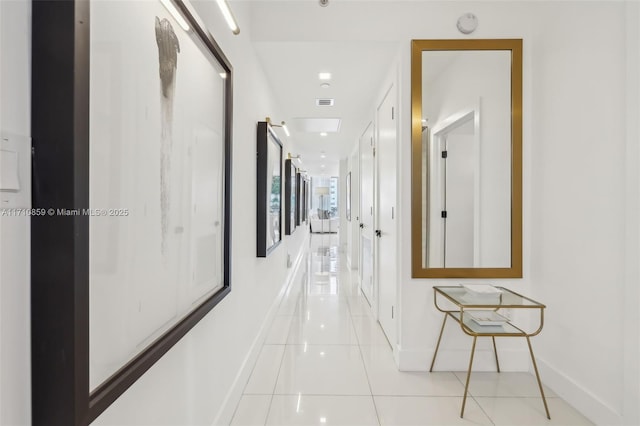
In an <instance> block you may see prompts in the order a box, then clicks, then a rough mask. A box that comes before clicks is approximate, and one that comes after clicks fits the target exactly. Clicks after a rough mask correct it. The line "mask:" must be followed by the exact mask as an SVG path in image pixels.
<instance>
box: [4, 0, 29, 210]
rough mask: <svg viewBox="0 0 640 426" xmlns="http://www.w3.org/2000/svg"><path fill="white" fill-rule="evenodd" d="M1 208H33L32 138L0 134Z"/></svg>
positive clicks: (5, 133) (6, 133)
mask: <svg viewBox="0 0 640 426" xmlns="http://www.w3.org/2000/svg"><path fill="white" fill-rule="evenodd" d="M0 1H2V0H0ZM0 208H3V209H6V208H31V138H29V137H28V136H21V135H16V134H11V133H8V132H0Z"/></svg>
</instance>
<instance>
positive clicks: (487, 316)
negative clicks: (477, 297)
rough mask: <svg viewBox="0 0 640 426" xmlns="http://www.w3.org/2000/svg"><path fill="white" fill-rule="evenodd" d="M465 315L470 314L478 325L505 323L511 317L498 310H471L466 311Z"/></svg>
mask: <svg viewBox="0 0 640 426" xmlns="http://www.w3.org/2000/svg"><path fill="white" fill-rule="evenodd" d="M464 315H465V316H467V315H468V316H469V318H471V319H472V320H473V321H474V322H476V323H477V324H478V325H503V324H504V323H506V322H508V321H509V319H508V318H507V317H504V316H502V315H500V314H499V313H497V312H496V311H488V310H477V311H476V310H469V311H464Z"/></svg>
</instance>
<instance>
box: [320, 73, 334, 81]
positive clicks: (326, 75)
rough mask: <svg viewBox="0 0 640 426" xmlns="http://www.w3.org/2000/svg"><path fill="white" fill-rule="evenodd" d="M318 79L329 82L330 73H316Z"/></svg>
mask: <svg viewBox="0 0 640 426" xmlns="http://www.w3.org/2000/svg"><path fill="white" fill-rule="evenodd" d="M318 78H319V79H320V80H331V73H330V72H321V73H318Z"/></svg>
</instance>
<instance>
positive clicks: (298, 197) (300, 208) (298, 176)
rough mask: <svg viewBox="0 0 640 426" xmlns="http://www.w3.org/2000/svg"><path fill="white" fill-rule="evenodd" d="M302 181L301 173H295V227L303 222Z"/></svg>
mask: <svg viewBox="0 0 640 426" xmlns="http://www.w3.org/2000/svg"><path fill="white" fill-rule="evenodd" d="M303 180H304V178H303V176H302V173H300V172H298V173H296V191H297V192H296V194H297V195H296V200H297V201H298V203H297V209H296V226H300V225H302V223H303V222H304V219H303V211H304V202H303V201H302V200H303V199H304V187H303V185H302V182H303Z"/></svg>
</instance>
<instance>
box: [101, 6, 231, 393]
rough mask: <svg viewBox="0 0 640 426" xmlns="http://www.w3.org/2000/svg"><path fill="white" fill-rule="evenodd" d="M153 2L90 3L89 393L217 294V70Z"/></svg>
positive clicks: (220, 244) (220, 219) (220, 216)
mask: <svg viewBox="0 0 640 426" xmlns="http://www.w3.org/2000/svg"><path fill="white" fill-rule="evenodd" d="M200 43H201V42H200V41H199V40H198V39H197V38H196V37H195V36H194V33H193V31H192V30H190V31H185V30H184V29H183V28H181V26H180V25H179V24H178V23H177V22H176V21H175V20H174V18H173V17H172V16H171V15H170V14H169V13H168V12H167V9H165V8H164V7H163V5H162V4H161V2H160V1H144V2H138V1H122V2H120V1H117V2H104V1H94V2H92V3H91V48H90V50H91V67H90V69H91V75H90V77H91V89H90V97H91V99H90V102H91V108H90V132H91V133H90V201H89V204H90V208H91V210H92V211H105V212H106V214H105V215H92V216H91V218H90V225H89V227H90V253H89V257H90V262H89V264H90V388H91V389H92V390H93V389H95V388H96V387H97V386H98V385H100V384H101V383H102V382H104V380H106V379H107V378H108V377H109V376H111V375H112V374H113V373H114V372H116V371H117V370H118V369H119V368H120V367H122V366H123V365H124V364H125V363H126V362H128V361H129V360H131V359H132V358H133V357H135V356H136V355H137V354H139V353H140V352H141V351H142V350H144V349H145V348H146V347H147V346H148V345H149V344H150V343H152V342H153V341H154V340H155V339H156V338H158V337H159V336H161V335H162V333H164V332H165V331H167V330H168V329H170V328H171V327H172V326H173V325H174V324H175V323H177V322H178V321H179V320H180V319H181V318H183V317H184V316H185V315H186V314H188V313H189V312H190V311H191V310H192V309H193V308H194V307H195V306H197V305H198V304H199V303H200V302H201V301H203V300H205V299H206V298H207V297H209V296H211V295H212V294H214V293H215V292H216V291H217V290H218V289H220V288H221V287H222V286H223V285H224V228H225V223H224V211H225V206H224V190H225V189H224V188H225V182H224V177H225V172H224V170H225V169H224V167H225V151H224V140H225V137H224V128H225V117H224V96H225V91H224V87H225V81H224V77H223V76H222V75H221V74H222V73H223V71H224V70H223V69H222V68H221V67H220V66H219V65H218V63H217V61H216V60H215V59H214V58H213V57H212V56H211V55H210V53H209V52H208V51H207V50H206V49H204V48H203V47H202V46H201V44H200Z"/></svg>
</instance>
